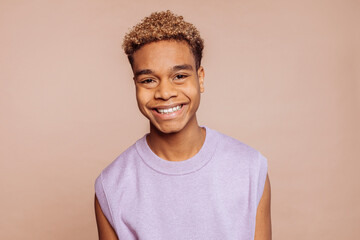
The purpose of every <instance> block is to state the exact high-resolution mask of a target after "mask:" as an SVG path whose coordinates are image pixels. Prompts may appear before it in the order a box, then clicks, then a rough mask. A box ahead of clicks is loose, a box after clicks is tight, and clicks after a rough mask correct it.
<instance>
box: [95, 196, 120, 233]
mask: <svg viewBox="0 0 360 240" xmlns="http://www.w3.org/2000/svg"><path fill="white" fill-rule="evenodd" d="M95 216H96V224H97V228H98V233H99V240H118V237H117V235H116V233H115V231H114V229H113V228H112V226H111V224H110V223H109V221H108V220H107V219H106V217H105V215H104V213H103V212H102V210H101V207H100V204H99V201H98V199H97V197H96V195H95Z"/></svg>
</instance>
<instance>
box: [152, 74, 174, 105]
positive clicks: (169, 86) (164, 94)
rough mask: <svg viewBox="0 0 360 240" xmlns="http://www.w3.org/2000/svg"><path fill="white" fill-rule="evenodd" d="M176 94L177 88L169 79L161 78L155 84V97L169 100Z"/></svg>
mask: <svg viewBox="0 0 360 240" xmlns="http://www.w3.org/2000/svg"><path fill="white" fill-rule="evenodd" d="M176 96H177V90H176V88H175V87H174V86H173V83H172V82H171V81H170V80H167V79H166V80H162V81H160V84H159V85H158V86H157V89H156V92H155V98H156V99H162V100H169V99H170V98H172V97H176Z"/></svg>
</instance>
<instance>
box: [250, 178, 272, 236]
mask: <svg viewBox="0 0 360 240" xmlns="http://www.w3.org/2000/svg"><path fill="white" fill-rule="evenodd" d="M270 199H271V191H270V181H269V176H266V180H265V186H264V192H263V195H262V197H261V199H260V202H259V206H258V208H257V212H256V225H255V238H254V240H271V213H270Z"/></svg>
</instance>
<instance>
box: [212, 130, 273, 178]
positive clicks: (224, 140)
mask: <svg viewBox="0 0 360 240" xmlns="http://www.w3.org/2000/svg"><path fill="white" fill-rule="evenodd" d="M212 131H214V133H215V135H216V137H217V138H218V147H217V148H218V149H217V155H218V156H219V157H221V158H222V159H230V160H232V161H236V162H237V163H238V164H241V165H243V166H246V167H248V168H250V169H253V170H254V171H259V170H260V168H266V169H267V159H266V158H265V157H264V156H263V155H262V154H261V153H260V152H259V151H258V150H256V149H255V148H253V147H251V146H249V145H247V144H245V143H243V142H241V141H239V140H237V139H235V138H233V137H230V136H228V135H225V134H223V133H220V132H217V131H215V130H212Z"/></svg>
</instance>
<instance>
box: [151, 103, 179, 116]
mask: <svg viewBox="0 0 360 240" xmlns="http://www.w3.org/2000/svg"><path fill="white" fill-rule="evenodd" d="M182 107H183V104H180V105H177V106H175V107H170V108H155V111H157V112H158V113H160V114H170V113H174V112H177V111H179V110H181V108H182Z"/></svg>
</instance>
